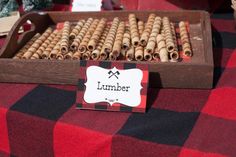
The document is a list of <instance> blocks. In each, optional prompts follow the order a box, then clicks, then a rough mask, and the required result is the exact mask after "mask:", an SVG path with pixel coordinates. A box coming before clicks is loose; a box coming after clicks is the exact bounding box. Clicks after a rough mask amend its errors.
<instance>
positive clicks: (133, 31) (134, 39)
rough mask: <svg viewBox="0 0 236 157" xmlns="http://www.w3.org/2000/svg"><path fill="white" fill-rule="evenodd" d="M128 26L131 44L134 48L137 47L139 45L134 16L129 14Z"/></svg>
mask: <svg viewBox="0 0 236 157" xmlns="http://www.w3.org/2000/svg"><path fill="white" fill-rule="evenodd" d="M129 26H130V34H131V43H132V45H133V46H134V47H137V46H138V45H139V31H138V24H137V18H136V16H135V14H129Z"/></svg>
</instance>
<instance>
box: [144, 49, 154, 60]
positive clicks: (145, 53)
mask: <svg viewBox="0 0 236 157" xmlns="http://www.w3.org/2000/svg"><path fill="white" fill-rule="evenodd" d="M152 54H153V53H148V51H147V49H144V54H143V55H144V57H143V58H144V60H145V61H151V60H152Z"/></svg>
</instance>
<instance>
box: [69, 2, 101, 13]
mask: <svg viewBox="0 0 236 157" xmlns="http://www.w3.org/2000/svg"><path fill="white" fill-rule="evenodd" d="M101 6H102V0H74V1H73V3H72V11H101Z"/></svg>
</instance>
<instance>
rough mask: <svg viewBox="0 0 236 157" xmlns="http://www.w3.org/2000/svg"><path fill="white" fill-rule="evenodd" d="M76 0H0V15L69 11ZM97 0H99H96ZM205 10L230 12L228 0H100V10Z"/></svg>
mask: <svg viewBox="0 0 236 157" xmlns="http://www.w3.org/2000/svg"><path fill="white" fill-rule="evenodd" d="M73 1H76V0H1V1H0V17H3V16H8V15H9V13H10V12H11V11H14V10H19V11H20V13H24V12H28V11H32V10H51V11H70V10H71V8H72V5H73ZM98 1H99V0H98ZM122 9H124V10H154V9H155V10H180V9H191V10H206V11H209V12H211V13H213V12H232V9H231V1H230V0H102V8H101V10H122Z"/></svg>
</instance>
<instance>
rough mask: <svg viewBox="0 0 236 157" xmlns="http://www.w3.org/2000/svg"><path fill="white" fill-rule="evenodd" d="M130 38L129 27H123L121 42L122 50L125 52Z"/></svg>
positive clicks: (128, 46)
mask: <svg viewBox="0 0 236 157" xmlns="http://www.w3.org/2000/svg"><path fill="white" fill-rule="evenodd" d="M130 40H131V36H130V30H129V26H127V25H126V26H125V33H124V35H123V40H122V49H123V50H125V51H127V50H128V49H129V48H130V46H131V44H130Z"/></svg>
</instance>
